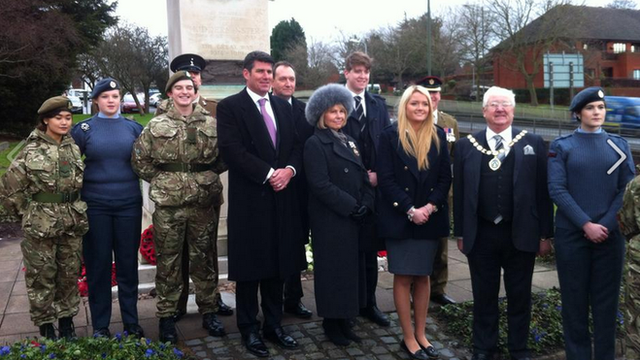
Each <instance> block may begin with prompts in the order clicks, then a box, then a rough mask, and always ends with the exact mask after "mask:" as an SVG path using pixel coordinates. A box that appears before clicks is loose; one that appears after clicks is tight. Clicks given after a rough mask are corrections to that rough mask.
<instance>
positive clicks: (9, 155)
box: [0, 114, 153, 176]
mask: <svg viewBox="0 0 640 360" xmlns="http://www.w3.org/2000/svg"><path fill="white" fill-rule="evenodd" d="M90 117H91V115H73V123H74V124H76V123H79V122H80V121H83V120H86V119H88V118H90ZM125 117H126V118H130V119H133V120H135V121H137V122H138V123H140V124H141V125H142V126H146V125H147V124H148V123H149V121H150V120H151V119H152V118H153V114H145V115H142V116H140V115H139V114H127V115H125ZM21 142H22V141H21V140H20V139H15V140H9V147H8V148H7V149H5V150H3V151H0V176H2V174H4V172H5V171H6V170H7V168H8V167H9V165H10V164H11V159H13V158H14V157H15V156H16V155H18V150H20V148H17V149H16V146H18V145H19V144H21Z"/></svg>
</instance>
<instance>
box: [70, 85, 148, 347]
mask: <svg viewBox="0 0 640 360" xmlns="http://www.w3.org/2000/svg"><path fill="white" fill-rule="evenodd" d="M91 98H92V99H93V102H94V103H95V104H97V105H98V109H99V112H98V113H97V114H96V115H94V116H93V117H91V118H90V119H88V120H85V121H83V122H80V123H78V124H76V125H75V126H74V127H73V129H72V130H71V136H72V137H73V139H74V140H75V141H76V143H77V144H78V146H79V147H80V151H81V152H82V154H83V155H84V156H85V159H84V163H85V166H86V169H85V173H84V182H83V185H82V200H84V201H86V202H87V205H88V210H87V215H88V216H89V232H88V233H87V234H86V235H85V236H84V241H83V254H84V263H85V266H86V269H87V283H88V285H89V308H90V309H91V324H92V325H93V334H94V336H104V337H109V336H110V332H109V323H110V321H111V303H112V299H111V272H112V265H111V264H112V261H113V260H112V255H111V254H112V253H113V254H114V255H115V262H116V279H117V281H118V300H119V302H120V313H121V315H122V322H123V323H124V330H125V331H127V332H128V333H129V334H131V335H134V336H138V337H141V336H144V334H143V331H142V328H141V327H140V325H139V324H138V308H137V302H138V246H139V244H140V228H141V221H142V195H141V192H140V181H139V179H138V176H137V175H136V174H135V173H134V172H133V170H132V169H131V161H130V160H131V150H132V149H133V142H134V141H135V140H136V139H137V138H138V136H139V135H140V133H141V132H142V125H140V124H138V123H137V122H135V121H132V120H128V119H126V118H124V117H122V115H120V85H119V84H118V82H117V81H116V80H114V79H112V78H105V79H102V80H100V81H98V83H97V84H96V85H95V87H94V88H93V92H92V93H91Z"/></svg>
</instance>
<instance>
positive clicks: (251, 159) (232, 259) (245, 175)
mask: <svg viewBox="0 0 640 360" xmlns="http://www.w3.org/2000/svg"><path fill="white" fill-rule="evenodd" d="M269 101H270V103H271V107H272V109H273V112H274V115H275V120H276V123H277V137H276V139H277V140H276V146H275V147H274V146H273V143H272V142H271V138H270V137H269V133H268V130H267V127H266V125H265V124H264V120H263V118H262V115H261V114H260V111H259V110H258V108H257V106H256V105H255V104H254V103H253V101H252V99H251V97H250V96H249V94H248V93H247V91H246V89H244V90H242V91H241V92H239V93H237V94H235V95H232V96H229V97H227V98H226V99H224V100H222V101H220V103H219V104H218V109H217V112H218V114H217V118H218V136H219V141H218V144H219V148H220V154H221V155H222V157H223V159H224V161H225V162H226V163H227V164H228V166H229V200H228V204H229V217H228V231H229V248H228V249H229V279H230V280H233V281H253V280H260V279H268V278H274V277H278V278H280V279H285V278H287V277H288V276H290V275H292V274H294V273H296V272H299V271H300V270H302V269H303V268H304V266H305V262H304V244H303V243H302V242H301V241H300V238H301V236H302V234H301V232H302V230H301V226H300V217H299V211H298V209H299V208H298V202H297V198H296V187H295V186H288V187H287V188H286V189H284V190H282V191H279V192H277V193H276V192H275V191H274V190H273V188H272V187H271V185H269V182H268V181H266V182H265V179H266V178H267V174H268V173H269V170H270V169H272V168H273V169H278V168H284V167H286V166H288V165H290V166H293V167H294V168H296V169H298V168H300V166H301V165H302V158H301V151H300V150H301V146H300V143H299V142H298V140H297V137H296V135H295V125H294V121H293V115H292V112H291V106H289V104H288V103H287V102H285V101H284V100H282V99H279V98H277V97H275V96H271V95H269Z"/></svg>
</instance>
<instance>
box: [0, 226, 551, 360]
mask: <svg viewBox="0 0 640 360" xmlns="http://www.w3.org/2000/svg"><path fill="white" fill-rule="evenodd" d="M19 244H20V239H19V238H17V237H4V238H3V234H0V312H1V313H0V344H5V343H11V342H14V341H16V340H20V339H24V338H28V337H31V338H33V337H36V336H38V329H37V328H36V327H35V326H34V325H33V324H32V322H31V320H30V318H29V313H28V308H29V306H28V300H27V296H26V289H25V282H24V272H23V271H22V268H23V265H22V253H21V251H20V245H19ZM449 267H450V270H449V279H450V281H449V285H448V293H449V294H450V295H451V296H452V297H453V298H455V299H456V300H458V301H467V300H471V281H470V279H469V270H468V266H467V264H466V258H465V256H464V255H462V254H461V253H460V252H459V251H458V250H457V248H456V247H455V242H454V241H451V242H450V243H449ZM392 280H393V278H392V275H391V274H389V273H387V272H381V273H380V280H379V283H378V285H379V287H378V291H377V295H378V305H379V307H380V309H382V310H383V311H385V312H388V313H389V314H390V317H391V319H392V324H391V326H390V327H388V328H380V327H378V326H376V325H375V324H373V323H371V322H369V321H368V320H365V319H362V318H358V320H357V323H356V333H357V334H358V335H359V336H360V337H362V338H363V341H362V342H361V343H359V344H355V343H354V344H352V345H350V346H348V347H344V348H337V347H336V346H335V345H333V344H332V343H331V342H329V341H328V340H327V339H326V337H325V336H324V334H323V331H322V327H321V319H320V318H317V317H315V316H314V317H313V318H311V319H309V320H304V321H303V320H299V319H296V318H294V317H291V316H285V318H284V319H283V325H284V326H285V328H286V329H287V330H288V331H289V332H290V333H291V334H292V336H294V337H295V338H296V339H297V340H298V342H299V343H300V345H301V346H300V348H299V349H297V350H295V351H284V350H282V349H279V348H278V347H276V346H275V345H274V344H270V343H267V345H268V346H269V348H270V351H271V354H272V355H273V359H278V360H280V359H296V360H298V359H380V360H382V359H407V358H408V356H407V355H406V354H405V353H404V352H402V350H400V348H399V341H401V338H402V335H401V330H400V328H399V324H398V322H397V315H396V314H395V313H393V310H394V306H393V296H392ZM533 284H534V291H539V290H543V289H547V288H550V287H552V286H558V280H557V275H556V272H555V271H554V270H553V269H550V268H548V267H545V266H536V270H535V273H534V278H533ZM303 287H304V292H305V298H304V299H303V302H304V303H305V305H306V306H307V307H308V308H309V309H311V310H313V311H314V314H315V302H314V301H313V298H314V293H313V281H303ZM503 295H504V294H503ZM192 297H193V296H192ZM223 297H224V300H225V302H226V303H227V304H230V305H232V306H233V305H234V304H235V299H234V295H233V293H232V292H224V293H223ZM155 303H156V301H155V298H153V297H152V296H148V295H146V296H145V295H142V296H141V297H140V301H139V302H138V312H139V316H140V324H141V325H142V327H143V328H144V329H145V332H146V334H147V336H148V337H149V338H151V339H157V338H158V321H157V319H156V317H155ZM220 319H221V320H222V321H223V323H224V325H225V328H226V330H227V332H228V333H229V335H227V336H226V337H224V338H215V337H210V336H208V334H207V333H206V331H204V330H203V329H202V327H201V317H200V315H199V314H198V313H197V308H196V306H195V302H194V301H193V299H190V305H189V314H187V316H185V317H184V318H183V319H182V320H181V321H180V322H179V323H178V331H179V335H180V338H181V342H182V344H183V345H184V346H185V348H188V349H190V350H191V351H192V352H193V353H194V354H196V355H197V356H198V357H200V358H203V359H245V358H247V359H250V358H254V356H253V355H251V354H248V353H246V351H244V348H243V346H242V344H241V341H240V335H239V333H238V329H237V327H236V325H235V317H234V316H232V317H220ZM121 321H122V320H121V317H120V313H119V310H118V302H117V300H114V310H113V315H112V324H111V328H110V329H111V332H112V333H116V332H118V331H122V322H121ZM75 324H76V331H77V333H78V335H79V336H86V335H87V334H89V335H90V334H91V333H92V331H93V329H92V327H91V321H90V316H89V308H88V305H87V304H86V299H84V301H83V303H82V305H81V309H80V314H79V315H78V316H77V317H76V318H75ZM427 337H428V339H429V340H430V341H431V342H432V343H433V345H434V346H435V347H437V348H438V349H439V350H440V353H441V359H466V358H468V356H469V352H468V350H467V349H465V348H463V347H461V346H459V344H458V340H457V339H455V338H452V337H448V336H447V335H445V334H444V333H443V332H442V329H441V325H440V324H438V323H437V322H436V321H435V320H434V319H433V318H431V317H429V318H428V319H427Z"/></svg>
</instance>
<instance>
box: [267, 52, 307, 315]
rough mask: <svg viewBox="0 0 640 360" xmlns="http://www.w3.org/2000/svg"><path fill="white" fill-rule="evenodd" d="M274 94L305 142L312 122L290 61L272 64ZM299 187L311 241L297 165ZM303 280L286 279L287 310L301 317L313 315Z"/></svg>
mask: <svg viewBox="0 0 640 360" xmlns="http://www.w3.org/2000/svg"><path fill="white" fill-rule="evenodd" d="M273 74H274V78H273V85H272V89H273V91H272V92H273V95H275V96H277V97H279V98H281V99H283V100H285V101H287V102H288V103H289V105H291V107H292V110H293V118H294V122H295V127H296V134H297V135H298V140H299V141H300V143H301V144H304V143H305V142H306V141H307V139H308V138H309V137H311V135H313V126H311V125H309V123H308V122H307V119H306V118H305V115H304V110H305V106H306V105H305V103H303V102H302V101H300V100H298V99H296V98H295V97H294V96H293V93H294V92H295V91H296V72H295V69H294V68H293V65H291V63H289V62H288V61H278V62H277V63H276V64H275V65H274V66H273ZM293 183H294V185H295V186H296V188H297V190H298V203H299V204H300V217H301V218H302V231H303V233H302V237H301V239H300V240H301V241H302V243H303V244H307V243H309V214H308V210H307V205H308V203H309V201H308V193H307V179H306V177H305V176H304V170H303V169H298V175H297V176H296V177H295V179H293ZM303 296H304V293H303V291H302V282H301V281H300V274H293V275H292V276H290V277H289V278H287V279H286V280H285V281H284V312H286V313H289V314H293V315H295V316H297V317H299V318H301V319H308V318H310V317H311V316H312V315H313V313H312V312H311V311H310V310H309V309H307V308H306V307H305V306H304V304H303V303H302V297H303Z"/></svg>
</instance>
